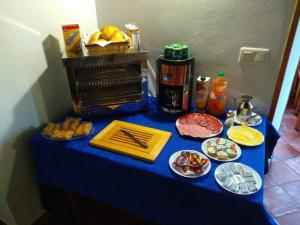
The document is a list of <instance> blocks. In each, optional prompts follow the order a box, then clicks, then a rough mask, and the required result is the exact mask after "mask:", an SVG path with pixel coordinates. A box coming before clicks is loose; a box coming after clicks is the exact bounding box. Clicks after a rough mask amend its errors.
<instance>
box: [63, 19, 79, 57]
mask: <svg viewBox="0 0 300 225" xmlns="http://www.w3.org/2000/svg"><path fill="white" fill-rule="evenodd" d="M62 30H63V35H64V41H65V46H66V50H67V52H78V51H80V50H81V38H80V30H79V25H78V24H69V25H62Z"/></svg>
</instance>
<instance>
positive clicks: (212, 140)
mask: <svg viewBox="0 0 300 225" xmlns="http://www.w3.org/2000/svg"><path fill="white" fill-rule="evenodd" d="M217 139H225V140H226V141H227V142H228V143H230V144H234V145H235V146H236V153H237V155H236V157H234V158H228V159H226V160H222V159H217V157H213V156H210V155H209V154H208V152H207V147H206V146H207V142H208V141H210V142H216V140H217ZM201 149H202V151H203V152H204V154H205V155H207V157H209V158H211V159H214V160H216V161H221V162H231V161H234V160H237V159H238V158H240V156H241V155H242V150H241V148H240V146H239V145H238V144H236V143H234V142H233V141H231V140H229V139H227V138H210V139H207V140H205V141H204V142H203V143H202V145H201Z"/></svg>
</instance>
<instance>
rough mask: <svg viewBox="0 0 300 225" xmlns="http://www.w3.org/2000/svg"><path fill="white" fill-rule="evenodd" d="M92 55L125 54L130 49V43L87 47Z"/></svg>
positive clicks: (123, 42) (122, 42)
mask: <svg viewBox="0 0 300 225" xmlns="http://www.w3.org/2000/svg"><path fill="white" fill-rule="evenodd" d="M85 47H86V48H87V49H88V52H89V54H90V55H99V54H112V53H124V52H126V51H127V50H128V49H129V41H120V42H112V43H110V44H108V45H106V46H104V47H101V46H99V45H97V44H90V45H85Z"/></svg>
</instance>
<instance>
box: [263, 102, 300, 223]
mask: <svg viewBox="0 0 300 225" xmlns="http://www.w3.org/2000/svg"><path fill="white" fill-rule="evenodd" d="M294 111H295V110H294V109H292V108H291V107H288V108H287V109H286V111H285V114H284V117H283V120H282V123H281V126H280V131H279V132H280V134H281V138H280V139H279V140H278V143H277V145H276V147H275V149H274V153H273V159H272V163H271V165H270V171H269V173H268V174H267V175H265V182H264V186H265V187H264V193H265V194H264V204H265V206H266V207H267V209H268V210H269V212H271V214H272V215H273V217H274V218H275V219H276V220H277V222H278V223H279V224H280V225H299V224H300V132H297V131H296V130H295V129H294V127H295V124H296V120H297V118H296V116H295V115H294Z"/></svg>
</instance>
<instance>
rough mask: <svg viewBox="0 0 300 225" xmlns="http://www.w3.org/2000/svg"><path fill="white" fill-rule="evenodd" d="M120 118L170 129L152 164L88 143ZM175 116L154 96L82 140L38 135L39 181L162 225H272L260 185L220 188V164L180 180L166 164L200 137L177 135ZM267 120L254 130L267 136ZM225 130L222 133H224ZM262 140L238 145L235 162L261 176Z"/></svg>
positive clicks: (34, 142) (197, 145)
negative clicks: (142, 108) (242, 190)
mask: <svg viewBox="0 0 300 225" xmlns="http://www.w3.org/2000/svg"><path fill="white" fill-rule="evenodd" d="M114 119H118V120H122V121H126V122H131V123H136V124H140V125H144V126H148V127H153V128H158V129H162V130H166V131H170V132H172V136H171V138H170V140H169V142H168V143H167V144H166V146H165V147H164V149H163V150H162V152H161V153H160V155H159V156H158V157H157V159H156V161H155V163H147V162H143V161H139V160H136V159H133V158H130V157H127V156H123V155H120V154H116V153H113V152H109V151H105V150H102V149H98V148H95V147H92V146H89V144H88V143H89V141H90V140H91V139H92V138H93V137H94V136H95V135H96V134H97V133H98V132H100V131H101V130H102V129H103V128H104V127H106V126H107V125H108V124H109V123H110V122H111V121H112V120H114ZM175 120H176V118H175V117H173V116H169V115H165V114H162V113H159V112H157V111H156V107H155V102H154V99H150V101H149V110H148V112H147V113H141V114H136V115H126V116H114V117H111V118H109V117H106V118H102V119H95V120H93V121H92V122H93V127H94V129H95V132H94V133H93V134H92V135H90V136H89V137H88V138H86V139H81V140H73V141H69V142H57V141H52V140H47V139H45V138H43V137H42V136H41V135H40V134H36V135H35V136H34V137H33V138H32V139H31V140H30V145H31V147H32V150H33V157H34V162H35V165H36V172H37V182H38V183H39V184H47V185H52V186H56V187H59V188H62V189H65V190H67V191H72V192H77V193H81V194H84V195H86V196H89V197H92V198H95V199H98V200H100V201H102V202H105V203H108V204H110V205H113V206H116V207H119V208H122V209H124V210H128V211H130V212H133V213H135V214H137V215H140V216H141V217H144V218H146V219H148V220H150V221H153V222H157V223H160V224H166V225H169V224H170V225H177V224H178V225H193V224H197V225H202V224H204V225H213V224H222V225H223V224H230V225H234V224H237V225H242V224H260V225H263V224H276V223H275V222H274V221H273V219H272V218H271V217H270V215H269V214H268V212H267V211H266V210H265V208H264V206H263V188H262V189H261V190H260V191H259V192H257V193H255V194H253V195H250V196H237V195H234V194H231V193H228V192H226V191H224V190H223V189H222V188H221V187H219V186H218V184H217V183H216V181H215V179H214V171H215V169H216V167H217V166H218V165H219V164H220V163H219V162H216V161H212V167H211V171H210V172H209V173H208V174H207V175H205V176H204V177H201V178H197V179H187V178H181V177H179V176H178V175H176V174H175V173H173V172H172V171H171V170H170V168H169V165H168V160H169V157H170V156H171V155H172V154H173V153H174V152H176V151H178V150H183V149H195V150H199V151H201V143H202V141H203V140H200V139H191V138H183V137H181V136H180V135H179V134H178V132H177V130H176V127H175ZM265 127H266V120H265V118H263V123H262V124H261V125H259V126H257V127H256V128H257V129H258V130H260V131H261V132H263V133H264V134H265ZM226 130H227V129H226V128H225V129H224V131H223V133H222V134H221V135H220V136H222V137H226ZM264 154H265V146H264V144H262V145H260V146H257V147H242V156H241V157H240V158H239V159H238V160H237V161H238V162H241V163H244V164H246V165H249V166H250V167H252V168H254V169H255V170H256V171H257V172H258V173H259V174H260V176H261V178H262V180H263V174H264Z"/></svg>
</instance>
